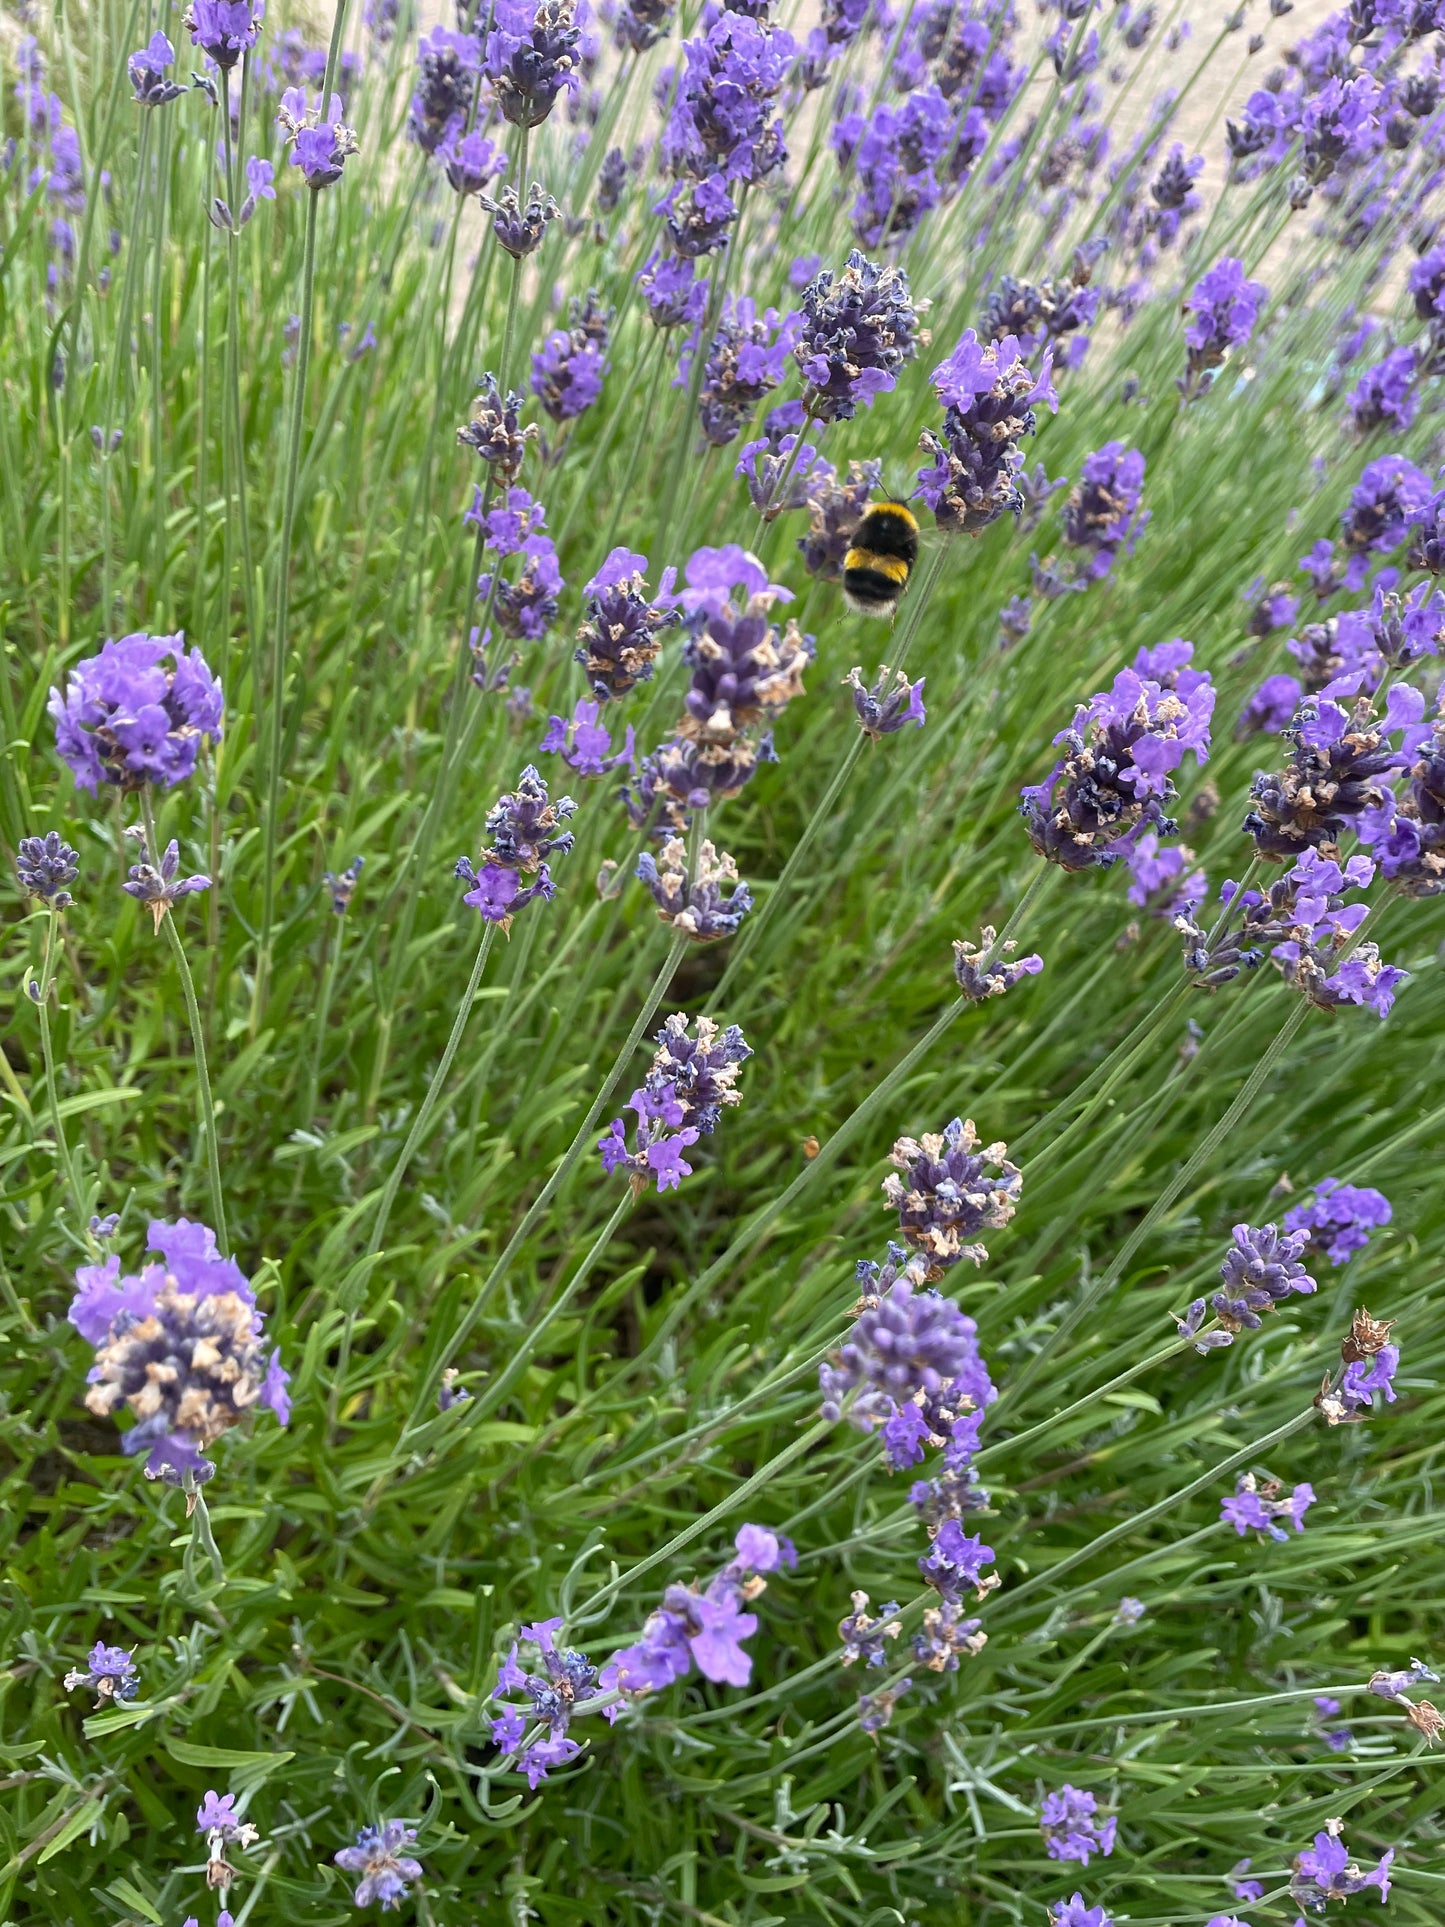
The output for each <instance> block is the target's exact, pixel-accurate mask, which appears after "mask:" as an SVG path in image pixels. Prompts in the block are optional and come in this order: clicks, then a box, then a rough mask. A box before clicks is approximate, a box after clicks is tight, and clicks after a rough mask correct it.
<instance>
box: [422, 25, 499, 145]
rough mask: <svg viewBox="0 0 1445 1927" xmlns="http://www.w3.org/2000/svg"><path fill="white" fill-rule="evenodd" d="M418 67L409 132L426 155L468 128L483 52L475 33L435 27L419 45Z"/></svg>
mask: <svg viewBox="0 0 1445 1927" xmlns="http://www.w3.org/2000/svg"><path fill="white" fill-rule="evenodd" d="M416 67H417V83H416V89H415V91H414V92H413V94H412V97H411V107H410V110H409V111H408V114H407V123H406V125H407V133H408V135H409V136H410V138H411V139H412V140H414V141H415V142H416V144H417V146H418V147H419V148H421V150H422V152H423V153H424V154H435V153H437V152H438V151H439V150H440V149H441V148H443V147H444V146H446V145H447V144H448V143H449V142H451V141H452V140H454V139H455V138H457V137H458V136H460V134H461V131H462V129H463V128H464V127H465V125H466V122H467V117H468V115H469V114H470V112H471V108H472V101H473V98H474V96H475V94H476V88H477V75H478V73H479V72H480V70H481V50H480V48H479V47H478V45H477V42H476V39H475V37H474V36H473V35H472V34H468V33H452V32H451V31H450V30H449V29H448V28H446V27H433V28H432V29H431V31H430V33H428V34H426V35H424V36H423V38H422V39H421V41H420V43H419V44H418V46H417V50H416Z"/></svg>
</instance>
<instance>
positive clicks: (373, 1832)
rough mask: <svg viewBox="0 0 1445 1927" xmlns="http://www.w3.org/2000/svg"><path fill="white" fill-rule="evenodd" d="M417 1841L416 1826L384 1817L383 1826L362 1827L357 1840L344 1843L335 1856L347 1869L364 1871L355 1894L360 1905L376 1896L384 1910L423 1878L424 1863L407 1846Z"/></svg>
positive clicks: (344, 1868) (350, 1871)
mask: <svg viewBox="0 0 1445 1927" xmlns="http://www.w3.org/2000/svg"><path fill="white" fill-rule="evenodd" d="M415 1843H416V1828H415V1827H409V1826H407V1824H406V1822H405V1821H403V1820H383V1821H382V1823H381V1825H380V1826H379V1827H362V1829H361V1830H360V1832H359V1833H358V1834H357V1836H356V1844H355V1846H352V1847H342V1848H341V1850H340V1851H339V1852H338V1853H336V1854H334V1855H333V1856H332V1858H333V1859H334V1860H335V1862H336V1865H337V1866H338V1867H340V1869H341V1871H342V1872H343V1873H350V1874H360V1875H361V1879H360V1880H359V1881H358V1882H357V1885H356V1891H355V1893H354V1894H353V1896H352V1898H353V1899H354V1901H355V1903H356V1905H357V1906H358V1907H369V1906H370V1905H371V1903H372V1901H373V1900H379V1901H380V1902H381V1905H382V1908H383V1910H385V1909H386V1908H388V1907H399V1906H400V1905H401V1903H402V1901H403V1900H405V1899H406V1897H407V1895H408V1894H409V1893H410V1891H411V1888H412V1885H413V1883H414V1882H416V1881H418V1880H420V1879H422V1877H423V1873H422V1865H421V1862H420V1861H419V1860H417V1859H416V1858H415V1857H414V1856H413V1855H412V1854H409V1853H408V1852H407V1851H406V1849H407V1848H408V1847H410V1846H413V1845H415Z"/></svg>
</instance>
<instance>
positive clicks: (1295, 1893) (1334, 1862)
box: [1289, 1820, 1395, 1909]
mask: <svg viewBox="0 0 1445 1927" xmlns="http://www.w3.org/2000/svg"><path fill="white" fill-rule="evenodd" d="M1343 1830H1344V1828H1343V1823H1342V1822H1341V1821H1339V1820H1331V1821H1329V1822H1328V1823H1327V1824H1326V1827H1325V1830H1324V1832H1323V1833H1317V1834H1316V1835H1315V1840H1314V1846H1313V1848H1308V1847H1307V1848H1306V1849H1305V1851H1304V1852H1303V1853H1297V1854H1296V1855H1295V1860H1294V1877H1293V1879H1292V1880H1291V1881H1290V1889H1289V1890H1290V1894H1291V1897H1292V1898H1293V1899H1295V1900H1297V1901H1298V1902H1299V1903H1300V1905H1301V1906H1302V1907H1308V1908H1311V1909H1319V1908H1323V1907H1324V1906H1325V1905H1326V1904H1327V1903H1328V1902H1329V1901H1331V1900H1345V1899H1347V1898H1348V1897H1349V1896H1350V1895H1351V1894H1359V1893H1363V1892H1364V1891H1365V1889H1366V1888H1367V1887H1374V1888H1375V1889H1376V1890H1377V1892H1378V1893H1379V1896H1380V1898H1381V1900H1387V1899H1388V1898H1389V1895H1390V1864H1391V1862H1392V1861H1393V1860H1394V1858H1395V1850H1394V1848H1393V1847H1391V1848H1390V1849H1389V1850H1388V1851H1387V1852H1386V1853H1385V1854H1384V1856H1383V1857H1382V1858H1381V1860H1380V1862H1379V1864H1378V1865H1377V1866H1376V1867H1375V1868H1374V1869H1373V1871H1372V1872H1370V1873H1364V1872H1362V1871H1361V1869H1360V1868H1359V1866H1358V1865H1357V1864H1356V1863H1355V1862H1354V1861H1353V1860H1351V1859H1350V1856H1349V1853H1348V1852H1347V1850H1346V1848H1345V1843H1344V1841H1343V1839H1342V1838H1341V1834H1342V1833H1343Z"/></svg>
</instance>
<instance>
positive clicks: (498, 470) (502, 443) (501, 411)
mask: <svg viewBox="0 0 1445 1927" xmlns="http://www.w3.org/2000/svg"><path fill="white" fill-rule="evenodd" d="M479 391H480V392H479V393H478V395H477V398H476V400H475V401H474V402H473V403H472V416H471V420H470V421H469V422H467V423H465V424H464V426H463V427H461V428H459V429H458V430H457V440H458V441H459V442H462V443H465V445H466V446H467V447H468V448H474V449H475V450H476V451H477V454H478V455H479V456H480V457H481V459H482V460H483V461H484V462H485V463H486V464H487V467H488V468H489V469H490V470H491V471H492V476H493V479H494V480H495V481H496V482H497V484H498V485H499V486H500V487H501V488H503V489H509V488H511V487H512V485H513V484H514V483H515V482H516V479H517V477H518V476H519V475H520V474H521V472H522V462H523V458H524V457H525V455H526V453H527V443H528V442H529V441H535V439H536V436H537V425H536V423H535V422H528V424H527V426H526V427H525V428H523V427H522V425H521V418H522V409H523V408H524V407H525V406H526V402H525V399H524V397H523V396H521V395H519V394H517V393H515V391H514V392H511V393H509V394H508V395H507V396H506V397H505V398H504V397H503V395H502V391H501V389H500V388H498V386H497V378H496V376H495V375H491V374H488V375H483V377H482V379H481V382H480V384H479Z"/></svg>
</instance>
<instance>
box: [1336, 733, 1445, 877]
mask: <svg viewBox="0 0 1445 1927" xmlns="http://www.w3.org/2000/svg"><path fill="white" fill-rule="evenodd" d="M1397 767H1399V768H1401V769H1402V770H1403V771H1404V772H1405V774H1406V776H1407V781H1406V783H1405V785H1404V788H1403V790H1402V791H1397V790H1396V789H1395V788H1394V787H1393V785H1382V786H1381V793H1380V800H1379V802H1378V804H1375V805H1373V806H1372V807H1368V808H1366V809H1365V810H1364V811H1363V812H1362V813H1361V814H1360V815H1359V817H1358V818H1357V820H1356V822H1357V827H1358V829H1359V833H1360V838H1361V840H1362V841H1363V842H1364V843H1366V844H1368V846H1369V848H1370V850H1371V853H1372V854H1373V856H1374V857H1375V859H1376V861H1377V862H1378V864H1379V866H1380V871H1381V874H1382V875H1383V876H1384V877H1385V878H1386V879H1387V880H1388V881H1389V882H1390V883H1392V884H1394V885H1395V887H1396V888H1397V889H1399V890H1401V891H1403V893H1404V894H1405V895H1406V896H1409V897H1433V896H1438V895H1439V894H1440V892H1441V891H1442V890H1445V711H1442V712H1441V713H1440V714H1438V715H1437V716H1436V718H1435V720H1434V722H1433V723H1432V724H1430V726H1429V727H1428V729H1427V728H1423V727H1407V729H1406V731H1405V735H1404V744H1403V748H1402V751H1401V754H1400V757H1399V760H1398V764H1397Z"/></svg>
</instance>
